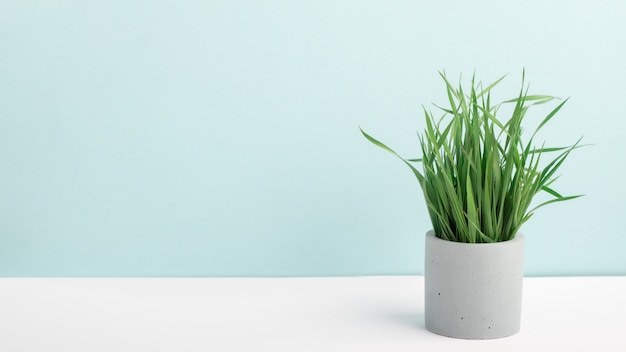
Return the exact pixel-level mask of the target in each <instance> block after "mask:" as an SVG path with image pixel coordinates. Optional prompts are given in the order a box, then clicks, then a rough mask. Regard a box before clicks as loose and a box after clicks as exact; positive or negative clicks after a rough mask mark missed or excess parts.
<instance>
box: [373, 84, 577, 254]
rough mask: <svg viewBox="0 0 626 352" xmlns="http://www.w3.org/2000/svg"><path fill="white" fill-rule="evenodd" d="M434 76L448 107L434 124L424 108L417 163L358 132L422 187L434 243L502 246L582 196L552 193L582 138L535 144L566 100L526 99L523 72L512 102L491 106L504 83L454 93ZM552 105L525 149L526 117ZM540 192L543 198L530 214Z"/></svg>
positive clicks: (458, 89) (473, 87)
mask: <svg viewBox="0 0 626 352" xmlns="http://www.w3.org/2000/svg"><path fill="white" fill-rule="evenodd" d="M439 74H440V76H441V78H443V81H444V82H445V86H446V90H447V96H448V103H449V106H448V107H439V106H437V108H438V109H439V110H441V111H442V116H441V117H439V118H436V117H435V115H434V114H433V113H432V112H429V111H428V110H427V109H426V108H424V115H425V122H426V128H425V130H424V132H423V134H421V135H419V134H418V137H419V142H420V146H421V152H422V158H420V159H404V158H403V157H401V156H400V155H399V154H398V153H396V152H395V151H394V150H393V149H391V148H389V147H388V146H386V145H385V144H383V143H382V142H380V141H378V140H377V139H375V138H373V137H372V136H370V135H369V134H367V133H365V132H364V131H363V130H362V129H361V133H362V134H363V135H364V136H365V138H367V139H368V140H369V141H370V142H372V143H373V144H375V145H377V146H378V147H380V148H382V149H385V150H386V151H388V152H391V153H392V154H394V155H395V156H397V157H398V158H400V159H401V160H402V161H403V162H404V163H405V164H406V165H407V166H408V167H409V168H410V169H411V171H412V172H413V174H414V175H415V177H416V178H417V180H418V181H419V184H420V186H421V188H422V191H423V194H424V198H425V200H426V205H427V207H428V212H429V215H430V220H431V222H432V226H433V229H434V231H435V234H436V236H437V237H439V238H442V239H445V240H449V241H455V242H466V243H492V242H501V241H507V240H510V239H512V238H514V237H515V235H516V234H517V232H518V231H519V229H520V227H521V226H522V224H524V223H525V222H526V221H528V219H530V218H531V217H532V216H533V214H534V213H535V211H536V210H537V209H539V208H541V207H543V206H545V205H548V204H552V203H556V202H562V201H566V200H570V199H574V198H577V197H580V196H581V195H574V196H563V195H561V194H560V193H558V192H557V191H556V190H554V188H552V184H553V183H554V181H555V180H556V179H557V178H558V175H556V172H557V170H558V169H559V167H561V165H562V164H563V162H564V161H565V160H566V159H567V157H568V156H569V155H570V153H571V152H572V151H573V150H574V149H576V148H579V147H581V144H580V142H581V139H579V140H578V141H577V142H576V143H574V144H572V145H569V146H564V147H546V146H545V144H541V145H540V146H536V145H535V144H534V142H535V140H534V139H535V137H536V134H537V132H538V131H539V130H541V128H542V127H544V126H545V125H546V124H547V123H548V122H549V121H550V120H551V119H552V118H553V117H554V116H555V115H556V114H557V113H558V112H559V110H561V108H562V107H563V105H564V104H565V103H566V102H567V99H566V100H563V101H560V99H558V98H555V97H553V96H548V95H529V94H528V86H527V85H526V84H525V79H524V76H525V74H524V73H523V74H522V88H521V89H520V92H519V94H518V95H517V97H516V98H514V99H510V100H505V101H503V102H501V103H499V104H493V105H492V103H491V91H492V89H493V88H494V87H495V86H496V85H497V84H498V83H500V82H501V81H502V80H503V79H504V77H501V78H500V79H498V80H496V81H495V82H493V83H491V84H489V85H487V86H486V87H483V85H482V83H480V82H477V81H476V80H475V77H472V80H471V86H470V87H469V89H463V87H462V84H461V83H459V85H458V87H455V86H453V85H452V84H451V83H450V81H449V80H448V79H447V77H446V75H445V73H442V72H440V73H439ZM555 101H556V102H558V104H557V105H556V107H554V108H553V109H552V110H551V111H550V112H549V113H548V114H547V115H546V116H545V117H544V118H543V119H542V120H541V122H540V123H539V124H538V125H537V127H536V128H535V130H534V131H533V133H532V134H531V135H530V137H529V138H528V141H527V142H524V141H523V138H522V137H523V131H524V129H523V127H522V122H523V121H524V118H525V116H526V113H527V112H528V110H529V109H530V108H531V107H533V106H536V105H540V104H546V103H550V102H555ZM506 104H511V105H512V113H510V114H509V113H507V116H509V117H508V119H506V121H505V120H503V119H502V118H501V117H500V116H499V115H502V114H499V110H500V108H501V107H502V106H504V105H506ZM503 110H504V109H503ZM509 110H511V109H509ZM546 155H549V156H550V158H549V157H548V156H546ZM546 158H547V159H548V160H547V161H546V160H545V159H546ZM540 163H541V164H540ZM419 164H421V170H420V169H419V168H418V165H419ZM539 192H545V193H547V194H548V195H549V197H550V198H549V199H548V200H546V201H544V202H542V203H540V204H538V205H535V206H533V207H531V203H532V201H533V198H534V196H535V195H537V194H538V193H539ZM533 205H534V204H533Z"/></svg>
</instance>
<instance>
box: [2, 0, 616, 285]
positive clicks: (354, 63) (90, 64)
mask: <svg viewBox="0 0 626 352" xmlns="http://www.w3.org/2000/svg"><path fill="white" fill-rule="evenodd" d="M624 18H626V3H625V2H623V1H597V2H592V1H550V2H546V1H539V0H532V1H523V2H521V1H518V2H507V1H485V0H479V1H472V2H466V1H451V0H446V1H438V2H432V3H430V2H420V1H395V0H394V1H356V0H355V1H346V0H339V1H338V0H332V1H330V0H329V1H310V2H305V1H190V0H183V1H147V0H138V1H108V2H107V1H2V2H0V276H309V275H313V276H315V275H378V274H416V273H421V272H422V270H423V264H422V261H423V241H424V233H425V232H426V231H427V230H428V229H429V228H430V224H429V223H428V217H427V214H426V209H425V206H424V204H423V198H422V195H421V191H420V189H419V186H418V184H417V182H416V181H415V179H414V177H413V176H412V175H411V173H410V171H409V170H408V169H406V167H405V166H404V165H402V164H401V163H400V162H399V161H398V160H396V159H394V158H393V157H392V156H391V155H389V154H387V153H385V152H383V151H381V150H379V149H377V148H375V147H374V146H372V145H371V144H369V143H368V142H367V141H366V140H365V139H364V138H363V137H362V136H361V135H360V133H359V131H358V127H357V126H359V125H360V126H362V127H363V128H364V129H365V130H367V131H368V132H370V133H371V134H372V135H374V136H376V137H378V138H379V139H381V140H383V141H385V142H386V143H388V144H389V145H391V146H393V147H394V148H396V149H397V150H398V151H399V152H400V153H401V154H403V155H405V156H407V157H417V156H419V153H418V152H417V137H416V134H415V131H421V130H422V129H423V128H424V124H423V117H422V116H423V115H422V113H421V105H422V104H424V105H426V106H431V105H430V104H431V102H439V103H442V104H445V101H446V100H445V90H444V89H445V88H444V86H443V85H442V83H441V80H440V78H439V77H438V75H437V70H441V69H445V70H446V72H447V73H448V75H449V76H450V77H452V78H453V80H456V77H458V76H459V74H460V73H462V72H463V73H464V74H465V75H466V77H469V76H470V75H471V73H472V72H473V71H474V70H476V73H477V76H478V77H480V78H482V80H483V81H485V82H487V81H493V80H495V79H496V78H498V77H499V76H500V75H502V74H507V73H508V74H509V75H508V77H507V79H506V80H505V81H504V82H503V83H502V84H501V86H500V87H499V90H497V91H496V97H495V98H496V99H506V98H510V97H513V96H514V95H515V94H517V90H518V89H519V84H520V78H521V71H522V68H523V67H525V68H526V71H527V78H528V81H530V82H531V93H545V94H552V95H557V96H562V97H567V96H571V100H570V101H569V102H568V103H567V105H566V106H565V108H564V109H563V110H562V111H561V112H560V114H559V116H558V118H555V120H554V122H552V123H551V124H550V125H548V127H547V129H546V132H545V133H544V137H547V138H546V139H547V140H548V141H549V142H551V144H554V145H562V144H567V143H571V142H573V141H575V140H576V139H577V138H578V137H579V136H580V135H583V134H584V136H585V141H586V142H588V143H594V144H595V145H594V146H592V147H588V148H585V149H581V150H578V151H577V152H576V153H575V154H573V155H572V156H571V159H569V160H568V163H567V164H566V165H565V166H564V167H563V168H562V174H563V177H561V179H560V180H559V181H558V182H557V189H559V190H560V191H562V192H563V193H566V194H576V193H585V194H587V196H586V197H584V198H581V199H578V200H575V201H571V202H567V203H563V204H559V205H555V206H552V207H548V208H544V209H543V210H542V211H540V212H539V213H537V214H536V215H535V216H534V217H533V219H531V220H530V222H528V223H527V224H526V225H525V226H524V227H523V228H522V231H523V232H524V234H525V235H526V239H527V242H526V243H527V247H526V273H527V275H607V274H626V256H624V254H623V253H624V249H626V233H625V230H624V225H623V222H624V218H625V215H626V188H625V187H624V176H623V175H624V174H625V172H624V171H625V161H626V160H625V159H626V158H625V157H624V153H623V150H624V131H625V130H626V123H625V122H624V120H625V119H624V97H625V96H626V89H625V84H624V82H625V81H626V68H625V65H624V62H626V49H625V46H624V43H626V26H625V25H624V22H623V19H624ZM542 113H545V110H542V109H538V110H537V115H532V116H529V122H531V123H532V122H533V121H534V122H536V121H538V120H540V119H541V117H542V116H541V114H542Z"/></svg>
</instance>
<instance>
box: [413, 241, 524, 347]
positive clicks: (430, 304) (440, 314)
mask: <svg viewBox="0 0 626 352" xmlns="http://www.w3.org/2000/svg"><path fill="white" fill-rule="evenodd" d="M523 260H524V238H523V236H522V235H521V234H517V235H516V236H515V238H514V239H512V240H509V241H505V242H498V243H486V244H470V243H459V242H451V241H446V240H442V239H440V238H438V237H436V236H435V233H434V232H433V231H429V232H428V233H427V234H426V263H425V264H426V266H425V274H424V276H425V290H426V291H425V308H426V311H425V316H426V328H427V329H428V330H430V331H432V332H434V333H436V334H439V335H444V336H449V337H456V338H463V339H495V338H501V337H506V336H510V335H513V334H515V333H517V332H518V331H519V328H520V318H521V308H522V281H523V276H524V262H523Z"/></svg>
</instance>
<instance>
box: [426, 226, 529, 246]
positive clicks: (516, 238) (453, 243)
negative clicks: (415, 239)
mask: <svg viewBox="0 0 626 352" xmlns="http://www.w3.org/2000/svg"><path fill="white" fill-rule="evenodd" d="M426 238H427V239H428V238H431V239H432V240H434V241H440V242H442V243H447V244H449V245H450V246H464V245H470V246H498V245H500V246H501V245H503V244H511V245H513V244H515V243H518V242H523V241H524V235H523V234H522V233H521V232H518V233H516V234H515V236H514V237H513V238H512V239H510V240H508V241H500V242H492V243H469V242H456V241H449V240H445V239H443V238H439V237H437V236H436V235H435V230H433V229H430V230H428V231H427V232H426Z"/></svg>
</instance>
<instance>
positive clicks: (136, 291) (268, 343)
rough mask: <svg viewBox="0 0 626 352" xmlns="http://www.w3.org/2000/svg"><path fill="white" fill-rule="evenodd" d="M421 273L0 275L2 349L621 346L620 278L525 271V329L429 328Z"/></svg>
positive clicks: (625, 299) (624, 341) (623, 293)
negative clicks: (450, 332)
mask: <svg viewBox="0 0 626 352" xmlns="http://www.w3.org/2000/svg"><path fill="white" fill-rule="evenodd" d="M423 285H424V281H423V278H422V277H420V276H386V277H348V278H346V277H340V278H184V279H181V278H154V279H137V278H123V279H119V278H115V279H108V278H107V279H104V278H80V279H79V278H2V279H0V351H3V352H22V351H28V352H30V351H33V352H35V351H36V352H56V351H59V352H72V351H76V352H97V351H107V352H109V351H111V352H120V351H133V352H144V351H145V352H157V351H176V352H183V351H290V352H300V351H323V352H327V351H342V352H343V351H393V352H401V351H412V352H417V351H455V352H457V351H481V352H486V351H533V352H537V351H555V352H558V351H594V352H601V351H626V277H567V278H526V279H525V281H524V304H523V315H522V330H521V332H520V333H519V334H517V335H515V336H512V337H509V338H504V339H499V340H483V341H471V340H458V339H452V338H446V337H442V336H439V335H435V334H432V333H430V332H428V331H427V330H425V328H424V315H423V310H424V307H423Z"/></svg>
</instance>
